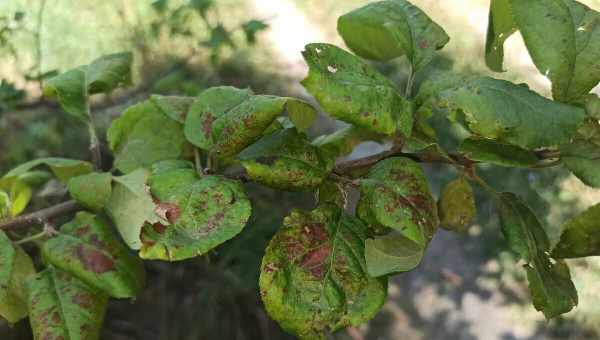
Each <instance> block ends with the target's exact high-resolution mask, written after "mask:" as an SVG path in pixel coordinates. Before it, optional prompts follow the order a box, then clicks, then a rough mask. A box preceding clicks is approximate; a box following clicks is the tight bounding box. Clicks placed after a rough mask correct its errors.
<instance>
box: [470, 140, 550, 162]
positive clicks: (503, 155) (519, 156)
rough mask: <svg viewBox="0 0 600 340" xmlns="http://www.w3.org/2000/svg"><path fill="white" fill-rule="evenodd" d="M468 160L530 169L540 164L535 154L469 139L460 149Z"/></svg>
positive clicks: (506, 145) (504, 144) (506, 144)
mask: <svg viewBox="0 0 600 340" xmlns="http://www.w3.org/2000/svg"><path fill="white" fill-rule="evenodd" d="M458 152H460V153H462V154H464V155H465V156H466V157H467V158H469V159H471V160H474V161H478V162H484V163H491V164H496V165H500V166H507V167H515V168H528V167H530V166H532V165H535V164H537V163H538V162H539V159H538V158H537V156H536V155H535V152H532V151H529V150H526V149H523V148H521V147H518V146H516V145H512V144H508V143H503V142H498V141H495V140H493V139H486V138H478V137H469V138H467V139H465V140H464V141H463V142H462V143H461V144H460V147H459V148H458Z"/></svg>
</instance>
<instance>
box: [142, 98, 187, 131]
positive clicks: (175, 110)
mask: <svg viewBox="0 0 600 340" xmlns="http://www.w3.org/2000/svg"><path fill="white" fill-rule="evenodd" d="M150 101H151V102H153V103H154V105H156V106H158V108H159V109H160V110H161V111H162V112H163V113H164V114H165V115H167V116H168V117H170V118H172V119H174V120H176V121H178V122H180V123H182V124H183V123H184V122H185V117H186V116H187V113H188V111H189V109H190V106H191V105H192V103H193V102H194V98H193V97H180V96H161V95H158V94H154V95H152V96H151V97H150Z"/></svg>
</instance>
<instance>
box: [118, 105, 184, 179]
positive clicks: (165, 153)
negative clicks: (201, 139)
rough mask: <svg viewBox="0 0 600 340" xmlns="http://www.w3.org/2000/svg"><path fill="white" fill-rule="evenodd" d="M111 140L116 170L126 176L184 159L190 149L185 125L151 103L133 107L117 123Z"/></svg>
mask: <svg viewBox="0 0 600 340" xmlns="http://www.w3.org/2000/svg"><path fill="white" fill-rule="evenodd" d="M163 104H164V103H163ZM107 140H108V144H109V146H110V149H111V150H112V151H113V152H114V155H115V161H114V166H115V167H116V168H117V169H119V170H121V171H122V172H124V173H129V172H132V171H133V170H135V169H137V168H143V167H149V166H150V165H152V164H154V163H156V162H159V161H162V160H167V159H175V158H179V157H182V156H183V154H184V151H185V148H186V146H187V145H188V144H187V142H186V140H185V137H184V135H183V127H182V126H181V124H180V123H178V122H177V121H175V120H173V119H171V118H169V117H168V116H167V115H166V114H165V113H163V111H162V110H161V109H160V108H159V107H158V106H156V105H155V104H154V103H153V102H152V101H150V100H147V101H145V102H141V103H139V104H136V105H133V106H131V107H129V108H128V109H127V110H126V111H125V112H123V114H122V115H121V117H119V118H117V119H116V120H114V121H113V123H112V125H111V126H110V128H109V129H108V131H107Z"/></svg>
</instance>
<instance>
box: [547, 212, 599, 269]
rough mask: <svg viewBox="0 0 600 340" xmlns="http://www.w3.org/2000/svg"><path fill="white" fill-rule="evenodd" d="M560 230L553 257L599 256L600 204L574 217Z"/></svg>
mask: <svg viewBox="0 0 600 340" xmlns="http://www.w3.org/2000/svg"><path fill="white" fill-rule="evenodd" d="M562 229H563V231H562V234H561V235H560V241H559V242H558V244H556V246H555V247H554V249H553V250H552V256H553V257H556V258H575V257H584V256H600V204H596V205H594V206H592V207H590V208H589V209H587V210H586V211H584V212H583V213H581V214H579V215H577V216H575V217H574V218H573V219H571V220H570V221H568V222H567V223H565V224H564V225H563V227H562Z"/></svg>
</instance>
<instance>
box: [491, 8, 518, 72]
mask: <svg viewBox="0 0 600 340" xmlns="http://www.w3.org/2000/svg"><path fill="white" fill-rule="evenodd" d="M510 2H511V0H491V2H490V14H489V17H488V18H489V19H488V28H487V37H486V41H485V63H486V64H487V66H488V67H489V68H490V69H492V70H493V71H496V72H504V69H503V68H502V63H503V61H504V42H505V41H506V39H508V37H510V36H511V35H512V34H513V33H514V32H515V31H516V30H517V24H516V23H515V21H514V20H513V15H512V9H511V5H510Z"/></svg>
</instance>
